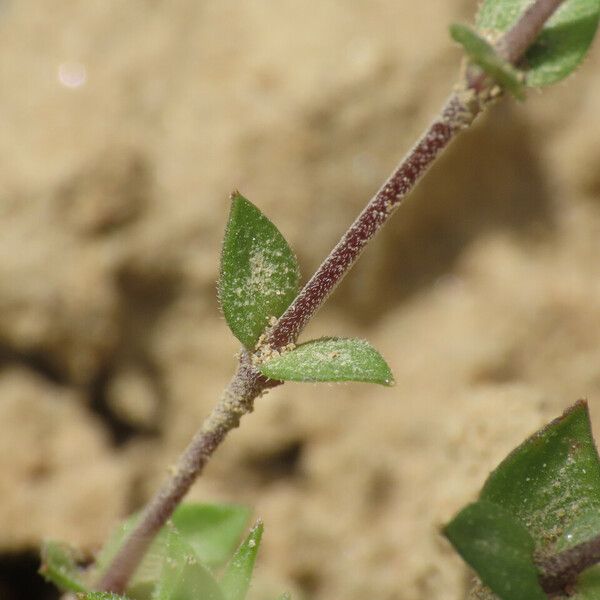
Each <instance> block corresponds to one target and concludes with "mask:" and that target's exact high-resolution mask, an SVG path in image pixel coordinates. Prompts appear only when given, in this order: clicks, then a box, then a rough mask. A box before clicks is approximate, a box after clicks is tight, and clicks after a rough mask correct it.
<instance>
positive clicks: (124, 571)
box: [97, 0, 562, 593]
mask: <svg viewBox="0 0 600 600" xmlns="http://www.w3.org/2000/svg"><path fill="white" fill-rule="evenodd" d="M561 1H562V0H536V1H535V2H534V3H533V4H532V6H531V7H530V8H529V9H528V10H527V11H526V12H525V13H524V14H523V15H522V16H521V18H520V19H519V20H518V22H517V23H516V25H515V26H514V27H513V29H511V30H510V31H509V32H508V33H507V34H506V35H505V36H504V37H503V38H502V39H501V40H500V42H499V44H498V49H499V52H502V53H503V56H504V57H505V58H508V59H509V60H510V61H511V62H516V61H518V60H519V59H520V58H521V56H522V55H523V53H524V52H525V50H526V49H527V48H528V47H529V46H530V45H531V44H532V43H533V42H534V40H535V38H536V36H537V34H538V33H539V30H540V28H541V27H542V26H543V24H544V23H545V20H546V19H547V18H549V17H550V15H551V14H552V13H553V12H554V10H555V9H556V8H557V7H558V6H559V5H560V4H561ZM493 87H494V82H493V81H491V80H490V79H489V78H488V77H487V76H486V75H485V74H484V73H483V72H476V73H475V75H473V73H467V74H466V75H465V77H464V78H463V81H462V82H461V83H460V84H459V86H458V87H457V89H456V91H455V92H454V93H453V94H452V95H451V96H450V98H449V99H448V100H447V102H446V104H445V105H444V107H443V109H442V110H441V112H440V114H439V116H438V117H437V118H436V119H434V121H433V123H432V124H431V125H430V126H429V128H428V129H427V130H426V132H425V133H424V134H423V136H422V137H421V138H420V140H419V141H418V142H417V144H416V145H415V146H414V147H413V148H412V150H410V152H409V153H408V154H407V156H406V157H405V158H404V160H403V161H402V162H401V163H400V165H399V166H398V167H397V169H396V170H395V171H394V172H393V173H392V175H391V176H390V177H389V178H388V180H387V181H386V182H385V183H384V184H383V186H382V187H381V189H380V190H379V191H378V192H377V194H376V195H375V196H374V197H373V199H372V200H371V201H370V202H369V203H368V204H367V206H366V207H365V209H364V210H363V211H362V213H361V214H360V215H359V216H358V218H357V219H356V221H355V222H354V223H353V224H352V225H351V226H350V228H349V229H348V231H347V232H346V233H345V234H344V236H343V237H342V239H341V240H340V241H339V243H338V244H337V246H335V248H334V249H333V250H332V252H331V253H330V254H329V256H328V257H327V258H326V259H325V261H324V262H323V263H322V264H321V266H320V267H319V269H318V270H317V271H316V273H315V274H314V275H313V277H312V278H311V279H310V280H309V281H308V283H307V284H306V285H305V286H304V288H303V289H302V291H301V292H300V293H299V294H298V296H297V297H296V299H295V300H294V302H293V303H292V304H291V305H290V307H289V308H288V309H287V310H286V311H285V313H284V314H283V315H282V316H281V318H280V319H279V320H278V322H277V323H276V324H275V326H274V327H273V328H272V329H271V330H270V331H269V332H268V335H267V339H266V342H265V344H268V345H269V346H271V348H273V349H281V348H283V347H284V346H286V345H287V344H289V343H291V342H295V341H296V339H297V338H298V336H299V335H300V332H301V331H302V329H303V328H304V327H305V325H306V324H307V323H308V321H309V320H310V319H311V318H312V316H313V315H314V314H315V312H316V311H317V310H318V309H319V308H320V307H321V306H322V304H323V303H324V302H325V300H326V299H327V298H328V296H329V295H330V294H331V292H332V291H333V290H334V289H335V287H336V286H337V285H338V284H339V283H340V281H341V280H342V279H343V278H344V276H345V275H346V273H347V272H348V271H349V270H350V268H351V267H352V265H353V264H354V263H355V261H356V260H357V259H358V257H359V256H360V254H361V252H362V251H363V249H364V248H365V246H366V245H367V244H368V242H369V241H370V240H371V239H372V238H373V236H374V235H375V234H376V233H377V232H378V231H379V230H380V229H381V228H382V227H383V225H384V224H385V223H386V222H387V220H388V219H389V218H390V216H391V215H392V213H393V212H394V211H395V209H396V208H397V207H398V206H399V205H400V203H401V201H402V200H403V199H404V198H405V197H406V195H407V194H408V193H409V192H410V191H411V190H412V189H413V188H414V186H415V185H416V183H417V182H418V181H419V179H420V178H421V177H422V176H423V175H424V174H425V172H426V171H427V170H428V169H429V168H430V167H431V165H432V164H433V163H434V162H435V159H436V158H437V157H438V156H439V154H440V152H442V151H443V150H444V148H446V146H447V145H448V144H449V143H450V142H451V141H452V140H453V139H454V138H455V137H456V136H457V134H458V133H459V132H460V131H462V130H463V129H465V128H467V127H469V126H470V125H471V123H472V122H473V121H474V120H475V118H476V117H477V115H478V114H479V113H480V112H481V111H482V110H483V108H484V107H485V106H487V105H488V104H489V103H491V102H492V101H493V100H494V99H495V98H496V97H497V95H494V93H492V88H493ZM280 383H281V382H273V381H267V380H266V379H265V378H264V377H263V376H261V374H260V373H259V372H258V370H257V369H256V368H255V367H254V366H253V365H252V363H251V360H250V357H249V356H248V354H247V353H246V352H242V356H241V359H240V366H239V368H238V371H237V373H236V374H235V375H234V377H233V379H232V380H231V382H230V384H229V386H228V388H227V389H226V391H225V393H224V396H223V398H222V399H221V401H220V402H219V404H217V406H216V407H215V408H214V410H213V412H212V413H211V414H210V416H209V417H208V418H207V420H206V421H205V423H204V424H203V426H202V428H201V429H200V431H199V432H198V433H197V434H196V435H195V437H194V438H193V440H192V441H191V443H190V444H189V446H188V447H187V448H186V450H185V451H184V453H183V454H182V456H181V457H180V459H179V462H178V463H177V466H176V468H175V471H174V474H173V476H172V477H171V478H170V479H169V480H168V481H167V482H166V483H165V484H164V486H163V487H162V488H161V489H160V490H159V491H158V492H157V494H156V495H155V496H154V498H153V499H152V500H151V501H150V503H149V504H148V505H147V506H146V508H145V510H144V511H143V514H142V517H141V518H140V521H139V524H138V525H137V527H136V528H135V529H134V530H133V532H132V533H131V534H130V535H129V537H128V538H127V539H126V541H125V543H124V544H123V546H122V547H121V548H120V550H119V552H118V553H117V555H116V556H115V557H114V559H113V560H112V562H111V564H110V565H109V567H108V568H107V570H106V571H105V573H104V575H103V577H102V579H101V580H100V581H99V582H98V585H97V588H98V589H99V590H104V591H112V592H115V593H122V592H123V591H124V590H125V589H126V587H127V584H128V582H129V580H130V579H131V577H132V575H133V574H134V572H135V570H136V568H137V567H138V565H139V563H140V562H141V560H142V558H143V556H144V554H145V552H146V550H147V549H148V547H149V545H150V544H151V543H152V540H153V539H154V537H155V535H156V534H157V533H158V531H159V530H160V529H161V528H162V526H163V525H164V524H165V523H166V521H167V520H168V519H169V518H170V516H171V515H172V514H173V511H174V510H175V508H176V507H177V505H178V503H179V502H180V501H181V499H182V498H183V497H184V496H185V494H186V493H187V492H188V490H189V488H190V487H191V485H192V484H193V482H194V481H195V480H196V478H197V477H198V476H199V475H200V474H201V472H202V470H203V468H204V466H205V465H206V463H207V462H208V460H209V458H210V456H211V455H212V453H213V452H214V451H215V449H216V448H217V447H218V446H219V444H220V443H221V442H222V441H223V439H224V438H225V437H226V435H227V433H228V432H229V431H230V430H231V429H234V428H235V427H237V426H238V424H239V421H240V418H241V417H242V416H243V415H244V414H246V413H248V412H251V411H252V408H253V404H254V400H255V399H256V398H257V397H258V396H259V395H260V394H261V393H263V392H264V391H265V390H266V389H267V388H269V387H274V386H276V385H279V384H280Z"/></svg>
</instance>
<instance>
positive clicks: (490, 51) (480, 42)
mask: <svg viewBox="0 0 600 600" xmlns="http://www.w3.org/2000/svg"><path fill="white" fill-rule="evenodd" d="M450 35H451V36H452V39H454V41H456V42H458V43H459V44H460V45H461V46H462V47H463V48H464V49H465V52H466V53H467V55H468V57H469V58H470V59H471V61H472V62H474V63H475V64H476V65H479V66H480V67H481V68H482V69H483V70H484V71H485V72H486V73H487V74H488V75H489V76H490V77H491V78H492V79H493V80H494V81H495V82H496V83H497V84H498V85H500V86H501V87H502V88H504V89H506V90H508V91H509V92H510V93H511V94H512V95H513V96H514V97H515V98H518V99H519V100H524V99H525V89H524V86H523V77H522V75H521V73H519V71H517V69H515V68H514V67H513V66H512V65H511V64H510V63H508V62H506V61H505V60H503V59H502V58H500V56H498V54H497V53H496V50H494V48H493V46H492V45H491V44H490V43H489V42H488V41H487V40H485V39H484V38H482V37H481V36H480V35H479V34H478V33H476V32H475V31H473V30H472V29H471V28H470V27H467V26H466V25H460V24H454V25H451V26H450Z"/></svg>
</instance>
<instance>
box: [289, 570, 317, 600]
mask: <svg viewBox="0 0 600 600" xmlns="http://www.w3.org/2000/svg"><path fill="white" fill-rule="evenodd" d="M292 578H293V580H294V581H295V582H296V584H297V585H298V587H299V588H300V590H301V591H302V592H304V594H305V596H306V597H307V598H313V597H314V596H315V595H316V594H317V592H318V591H319V588H320V587H321V577H320V575H319V573H317V572H316V571H312V570H310V571H309V570H308V569H307V570H303V571H301V572H298V573H295V574H294V575H293V576H292Z"/></svg>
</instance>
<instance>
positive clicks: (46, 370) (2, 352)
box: [0, 346, 69, 385]
mask: <svg viewBox="0 0 600 600" xmlns="http://www.w3.org/2000/svg"><path fill="white" fill-rule="evenodd" d="M6 365H23V366H24V367H27V368H29V369H31V370H32V371H34V372H35V373H37V374H38V375H40V376H42V377H43V378H44V379H47V380H48V381H50V382H51V383H54V384H56V385H68V383H69V380H68V377H67V374H66V373H65V371H64V369H62V368H61V367H60V366H58V365H57V364H55V363H54V361H52V359H51V358H50V357H49V356H48V355H47V354H45V353H43V352H34V351H31V352H19V351H17V350H14V349H13V348H10V347H9V346H0V368H2V367H4V366H6Z"/></svg>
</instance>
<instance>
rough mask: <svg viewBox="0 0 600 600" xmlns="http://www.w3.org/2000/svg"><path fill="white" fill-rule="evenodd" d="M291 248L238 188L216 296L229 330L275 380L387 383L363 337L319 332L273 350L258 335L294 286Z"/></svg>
mask: <svg viewBox="0 0 600 600" xmlns="http://www.w3.org/2000/svg"><path fill="white" fill-rule="evenodd" d="M299 281H300V271H299V268H298V263H297V261H296V257H295V256H294V253H293V252H292V250H291V249H290V247H289V245H288V244H287V242H286V241H285V239H284V237H283V236H282V235H281V233H280V232H279V231H278V229H277V228H276V227H275V225H273V223H271V221H269V220H268V219H267V218H266V217H265V216H264V215H263V214H262V213H261V212H260V211H259V210H258V208H256V207H255V206H254V205H253V204H251V203H250V202H249V201H248V200H246V199H245V198H244V197H243V196H241V195H240V194H239V193H237V192H236V193H234V194H233V195H232V198H231V212H230V215H229V222H228V224H227V229H226V231H225V239H224V241H223V254H222V258H221V276H220V278H219V300H220V302H221V308H222V310H223V314H224V315H225V320H226V321H227V324H228V325H229V327H230V329H231V331H232V332H233V334H234V335H235V336H236V337H237V338H238V340H239V341H240V342H241V343H242V344H243V345H244V347H245V348H246V349H247V350H248V351H249V352H250V353H253V362H254V363H255V365H256V367H257V368H258V369H259V370H260V371H261V373H262V374H263V375H265V376H266V377H268V378H270V379H276V380H280V381H330V382H333V381H361V382H366V383H379V384H382V385H391V384H392V383H393V376H392V373H391V371H390V368H389V367H388V365H387V364H386V362H385V361H384V359H383V358H382V357H381V355H380V354H379V353H378V352H377V351H376V350H375V349H374V348H373V347H372V346H370V345H369V344H368V343H367V342H365V341H364V340H357V339H343V338H322V339H319V340H312V341H310V342H307V343H305V344H301V345H299V346H297V347H296V346H294V345H291V346H290V347H288V348H286V349H284V350H278V351H273V350H271V349H270V348H268V347H267V346H266V345H265V344H264V342H263V340H264V335H265V333H267V331H268V328H269V326H273V325H274V324H275V323H276V321H277V319H278V318H279V317H280V316H281V315H282V314H283V313H284V312H285V310H286V309H287V308H288V307H289V305H290V304H291V303H292V301H293V300H294V298H295V297H296V295H297V293H298V289H299Z"/></svg>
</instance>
